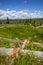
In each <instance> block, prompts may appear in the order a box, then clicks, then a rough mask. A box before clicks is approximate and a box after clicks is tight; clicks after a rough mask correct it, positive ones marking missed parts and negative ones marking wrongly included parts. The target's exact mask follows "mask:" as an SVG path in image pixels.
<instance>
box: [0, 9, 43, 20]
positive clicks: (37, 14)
mask: <svg viewBox="0 0 43 65" xmlns="http://www.w3.org/2000/svg"><path fill="white" fill-rule="evenodd" d="M7 17H9V18H10V19H25V18H43V12H42V11H34V12H31V13H30V11H29V10H28V11H27V10H22V11H16V10H9V9H7V10H0V19H6V18H7Z"/></svg>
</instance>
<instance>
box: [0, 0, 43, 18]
mask: <svg viewBox="0 0 43 65" xmlns="http://www.w3.org/2000/svg"><path fill="white" fill-rule="evenodd" d="M0 10H1V11H0V12H1V13H2V12H7V14H3V16H5V15H7V16H8V14H9V13H10V12H11V11H12V10H14V11H16V13H18V12H21V11H22V13H24V14H25V15H27V14H28V15H30V14H35V15H36V14H37V15H38V16H39V14H40V15H42V13H43V0H0ZM6 10H7V11H6ZM24 10H25V12H24ZM8 11H9V13H8ZM30 12H31V13H30ZM22 13H21V14H22ZM26 13H27V14H26ZM10 14H11V13H10ZM25 15H23V16H25ZM37 15H36V16H37ZM3 16H1V17H2V18H3ZM1 17H0V18H1ZM13 17H15V16H13ZM16 17H17V16H16ZM28 17H29V16H28ZM34 17H35V16H34ZM42 17H43V15H42ZM9 18H10V17H9Z"/></svg>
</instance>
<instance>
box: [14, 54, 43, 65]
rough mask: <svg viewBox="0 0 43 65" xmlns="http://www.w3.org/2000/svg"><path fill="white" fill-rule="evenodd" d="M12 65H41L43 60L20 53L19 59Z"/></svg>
mask: <svg viewBox="0 0 43 65" xmlns="http://www.w3.org/2000/svg"><path fill="white" fill-rule="evenodd" d="M14 65H43V60H42V59H41V58H40V57H37V56H35V55H33V54H30V55H28V54H24V53H20V55H19V57H18V58H16V59H15V60H14Z"/></svg>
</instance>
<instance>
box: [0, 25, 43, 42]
mask: <svg viewBox="0 0 43 65" xmlns="http://www.w3.org/2000/svg"><path fill="white" fill-rule="evenodd" d="M0 37H5V38H19V39H25V38H29V37H31V38H32V41H36V42H41V43H43V28H33V27H32V26H31V25H28V28H27V26H26V25H21V24H18V25H17V24H12V26H11V27H10V25H9V24H8V27H7V25H6V27H3V28H0Z"/></svg>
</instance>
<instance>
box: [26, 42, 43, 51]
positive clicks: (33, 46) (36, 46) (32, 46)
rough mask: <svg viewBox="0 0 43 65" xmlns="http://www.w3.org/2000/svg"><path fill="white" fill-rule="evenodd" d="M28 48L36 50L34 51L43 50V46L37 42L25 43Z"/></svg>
mask: <svg viewBox="0 0 43 65" xmlns="http://www.w3.org/2000/svg"><path fill="white" fill-rule="evenodd" d="M25 49H26V50H34V51H43V47H41V46H39V45H36V44H31V43H30V44H26V45H25Z"/></svg>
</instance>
